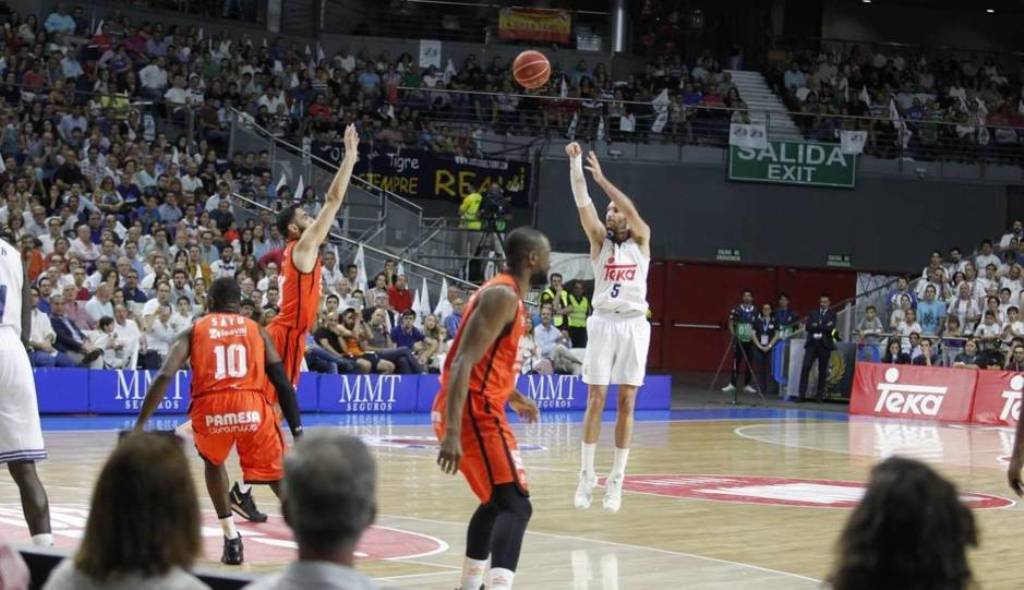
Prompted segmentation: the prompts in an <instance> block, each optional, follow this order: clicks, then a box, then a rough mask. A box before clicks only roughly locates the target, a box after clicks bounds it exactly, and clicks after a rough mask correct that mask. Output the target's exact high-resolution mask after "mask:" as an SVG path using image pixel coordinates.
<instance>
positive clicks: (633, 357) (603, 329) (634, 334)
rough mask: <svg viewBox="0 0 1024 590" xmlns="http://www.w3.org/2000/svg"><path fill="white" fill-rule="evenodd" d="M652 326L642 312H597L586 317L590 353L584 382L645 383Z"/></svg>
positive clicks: (585, 360)
mask: <svg viewBox="0 0 1024 590" xmlns="http://www.w3.org/2000/svg"><path fill="white" fill-rule="evenodd" d="M650 345H651V325H650V324H649V323H647V318H645V317H644V316H642V315H634V316H632V317H627V318H617V317H615V316H614V315H611V316H609V315H608V314H595V315H592V316H590V317H589V318H587V352H586V354H585V355H583V382H584V383H586V384H588V385H636V386H637V387H639V386H641V385H643V384H644V375H646V374H647V349H648V347H650Z"/></svg>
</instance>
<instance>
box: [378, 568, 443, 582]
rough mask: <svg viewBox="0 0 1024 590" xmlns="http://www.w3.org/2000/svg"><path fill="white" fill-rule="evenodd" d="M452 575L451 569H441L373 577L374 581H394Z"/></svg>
mask: <svg viewBox="0 0 1024 590" xmlns="http://www.w3.org/2000/svg"><path fill="white" fill-rule="evenodd" d="M453 569H456V570H461V569H462V568H460V567H457V568H453ZM450 575H452V573H451V572H450V571H449V570H444V571H440V572H425V573H422V574H403V575H401V576H384V577H381V578H373V581H374V582H394V581H395V580H409V579H412V578H426V577H430V576H450Z"/></svg>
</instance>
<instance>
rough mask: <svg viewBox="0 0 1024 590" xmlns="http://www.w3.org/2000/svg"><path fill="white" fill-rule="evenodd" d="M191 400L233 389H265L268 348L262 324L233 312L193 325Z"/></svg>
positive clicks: (210, 317)
mask: <svg viewBox="0 0 1024 590" xmlns="http://www.w3.org/2000/svg"><path fill="white" fill-rule="evenodd" d="M191 347H192V348H191V355H190V356H191V358H192V399H196V398H200V397H202V396H204V395H209V394H211V393H220V392H230V391H256V392H262V391H263V389H264V388H265V386H266V382H267V374H266V370H265V367H264V360H265V355H266V351H265V349H264V346H263V338H262V337H261V336H260V328H259V325H258V324H257V323H256V322H254V321H252V320H250V319H249V318H246V317H243V316H240V315H238V314H234V313H211V314H209V315H205V316H203V317H201V318H199V319H198V320H196V323H195V324H194V325H193V327H192V343H191Z"/></svg>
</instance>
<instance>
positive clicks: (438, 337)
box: [423, 314, 448, 372]
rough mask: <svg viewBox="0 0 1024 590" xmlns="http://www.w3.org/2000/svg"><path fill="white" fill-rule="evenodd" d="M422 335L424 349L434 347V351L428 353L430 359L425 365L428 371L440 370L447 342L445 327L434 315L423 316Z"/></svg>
mask: <svg viewBox="0 0 1024 590" xmlns="http://www.w3.org/2000/svg"><path fill="white" fill-rule="evenodd" d="M423 336H424V340H423V343H424V345H425V347H426V349H427V350H430V349H431V348H433V349H434V352H433V353H431V354H430V361H429V362H428V363H427V364H426V365H425V366H426V368H427V370H429V371H432V372H440V371H441V366H442V365H443V364H444V355H445V352H447V346H448V343H447V338H446V334H445V329H444V327H443V326H441V322H440V320H438V319H437V316H436V315H433V314H430V315H428V316H427V317H425V318H423Z"/></svg>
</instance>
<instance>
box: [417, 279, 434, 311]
mask: <svg viewBox="0 0 1024 590" xmlns="http://www.w3.org/2000/svg"><path fill="white" fill-rule="evenodd" d="M431 311H432V310H431V308H430V286H429V285H427V277H423V288H421V289H420V299H419V301H417V302H416V319H422V318H425V317H427V316H428V315H430V313H431Z"/></svg>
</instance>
